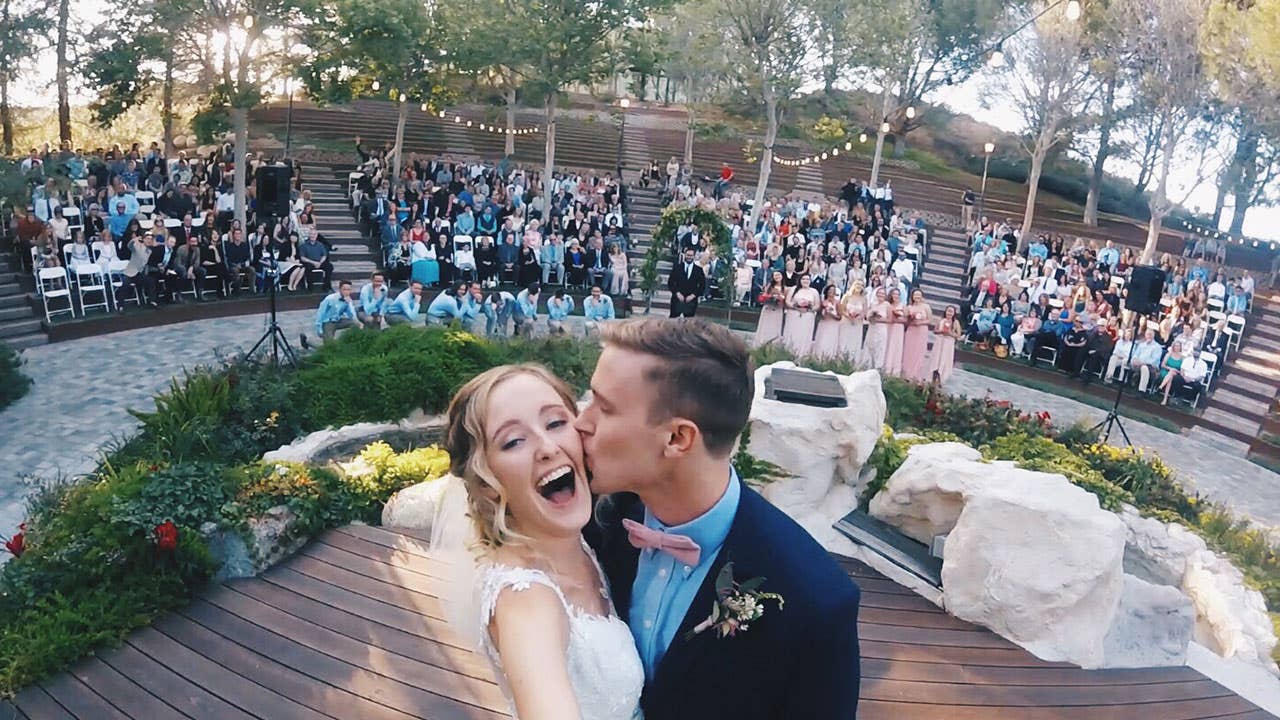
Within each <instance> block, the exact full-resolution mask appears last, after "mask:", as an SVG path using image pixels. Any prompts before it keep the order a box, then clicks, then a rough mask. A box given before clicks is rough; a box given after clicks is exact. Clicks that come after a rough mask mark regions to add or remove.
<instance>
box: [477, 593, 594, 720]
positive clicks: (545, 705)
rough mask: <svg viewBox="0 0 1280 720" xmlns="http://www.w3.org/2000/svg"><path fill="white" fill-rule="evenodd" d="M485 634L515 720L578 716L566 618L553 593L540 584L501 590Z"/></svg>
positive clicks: (563, 719) (579, 715) (546, 719)
mask: <svg viewBox="0 0 1280 720" xmlns="http://www.w3.org/2000/svg"><path fill="white" fill-rule="evenodd" d="M489 632H490V636H491V637H492V638H493V643H494V646H495V647H496V648H497V649H498V657H499V658H501V660H502V668H503V671H504V672H505V673H506V676H507V685H508V686H509V687H510V688H511V697H512V700H513V701H514V702H515V706H516V708H515V709H516V715H517V716H519V717H520V718H522V719H523V720H573V719H576V718H581V717H582V716H581V714H580V712H579V710H578V699H577V697H576V696H575V695H574V693H573V685H572V684H571V683H570V682H569V667H568V652H569V619H568V617H567V616H566V615H565V610H564V605H563V604H562V603H561V602H560V598H559V597H557V596H556V593H555V591H554V590H552V589H551V588H550V587H547V586H545V585H538V584H533V585H530V586H529V587H528V588H527V589H524V590H514V589H512V588H510V587H508V588H507V589H505V590H503V591H502V592H501V594H499V595H498V600H497V603H496V605H495V607H494V611H493V619H492V620H491V621H490V623H489Z"/></svg>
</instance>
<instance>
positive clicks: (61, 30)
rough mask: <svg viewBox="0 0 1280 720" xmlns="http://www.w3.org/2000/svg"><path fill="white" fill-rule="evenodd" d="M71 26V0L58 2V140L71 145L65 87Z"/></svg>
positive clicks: (68, 106) (66, 90)
mask: <svg viewBox="0 0 1280 720" xmlns="http://www.w3.org/2000/svg"><path fill="white" fill-rule="evenodd" d="M70 24H71V0H58V34H57V42H56V48H57V50H56V57H57V63H58V69H57V70H56V75H55V82H56V84H57V86H58V139H59V140H61V141H62V143H63V144H65V145H67V146H70V144H71V99H70V92H69V89H68V87H67V66H68V65H69V64H70V63H69V62H68V59H67V41H68V37H67V35H68V33H69V31H70V28H69V25H70Z"/></svg>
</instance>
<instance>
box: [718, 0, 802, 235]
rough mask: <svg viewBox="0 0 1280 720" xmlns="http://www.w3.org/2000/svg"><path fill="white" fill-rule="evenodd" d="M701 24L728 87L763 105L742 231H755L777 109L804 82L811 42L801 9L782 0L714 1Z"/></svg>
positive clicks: (775, 130) (770, 164)
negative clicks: (751, 195) (722, 63)
mask: <svg viewBox="0 0 1280 720" xmlns="http://www.w3.org/2000/svg"><path fill="white" fill-rule="evenodd" d="M709 5H711V9H710V15H711V18H712V24H711V25H709V26H707V30H708V32H710V33H712V34H713V35H712V38H713V39H714V40H715V41H716V42H717V43H718V44H719V46H720V48H721V50H720V52H722V53H723V54H724V56H725V59H726V65H727V68H728V72H729V79H730V81H731V83H732V84H733V85H734V86H736V87H737V88H738V89H740V90H742V91H745V92H746V93H747V94H748V95H749V96H751V97H752V98H753V99H755V100H758V101H759V102H760V103H761V104H762V105H763V106H764V114H765V120H766V121H767V123H768V125H767V129H766V130H765V136H764V147H763V152H762V153H761V154H760V177H759V179H758V180H757V181H756V192H755V200H754V202H753V204H752V206H751V217H750V219H749V220H748V223H747V227H748V228H749V229H750V230H751V232H755V227H756V221H757V220H758V219H759V217H760V211H761V209H762V208H763V207H764V195H765V189H766V188H767V187H768V185H769V173H770V170H771V169H772V167H773V145H774V142H775V141H777V139H778V124H779V116H780V114H781V111H782V106H783V105H784V104H785V103H786V102H787V101H788V100H790V99H791V98H792V97H794V96H795V94H796V93H797V92H798V91H799V89H800V85H801V84H802V83H803V81H804V79H805V57H806V55H807V53H808V52H809V49H810V45H811V43H812V34H811V33H810V32H808V29H807V27H806V23H807V17H806V13H805V12H804V10H806V9H807V8H805V7H802V6H797V3H795V2H788V0H715V2H712V3H709Z"/></svg>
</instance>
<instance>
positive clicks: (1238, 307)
mask: <svg viewBox="0 0 1280 720" xmlns="http://www.w3.org/2000/svg"><path fill="white" fill-rule="evenodd" d="M1248 311H1249V296H1248V295H1247V294H1245V291H1244V288H1243V287H1241V286H1240V285H1238V284H1237V285H1235V286H1234V287H1233V288H1232V290H1231V296H1230V297H1228V298H1227V314H1228V315H1244V314H1245V313H1246V312H1248Z"/></svg>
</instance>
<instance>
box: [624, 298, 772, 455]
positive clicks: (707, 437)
mask: <svg viewBox="0 0 1280 720" xmlns="http://www.w3.org/2000/svg"><path fill="white" fill-rule="evenodd" d="M600 339H601V341H602V342H603V343H604V344H605V345H606V346H608V345H613V346H615V347H618V348H621V349H623V350H629V351H631V352H636V353H643V354H645V355H650V356H652V357H654V358H655V359H656V360H657V361H658V362H657V363H656V364H655V365H654V366H653V367H652V368H650V369H649V371H648V372H647V373H646V374H645V379H646V380H647V381H648V382H649V384H650V386H651V387H652V389H653V391H654V396H653V401H652V402H651V403H650V405H649V421H650V422H652V423H658V422H662V421H664V420H667V419H669V418H672V417H682V418H686V419H688V420H691V421H692V422H693V423H694V424H696V425H697V426H698V430H699V431H700V432H701V433H702V441H703V443H704V444H705V445H706V447H707V451H708V452H710V453H711V454H712V455H716V456H721V457H723V456H725V455H728V454H729V452H730V451H731V450H732V449H733V444H734V442H735V441H736V440H737V439H738V435H740V434H741V433H742V430H743V428H745V427H746V426H747V418H748V416H749V415H750V414H751V398H752V396H753V395H754V393H755V378H754V374H753V369H752V367H751V354H750V352H749V351H748V350H747V344H746V343H745V342H743V340H742V339H741V338H740V337H738V336H737V335H736V334H734V333H733V331H731V330H729V329H728V328H726V327H723V326H721V325H716V324H715V323H711V322H707V321H706V320H701V319H697V318H687V319H666V318H663V319H652V320H650V319H644V320H624V321H621V322H616V323H604V324H602V325H601V329H600Z"/></svg>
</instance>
